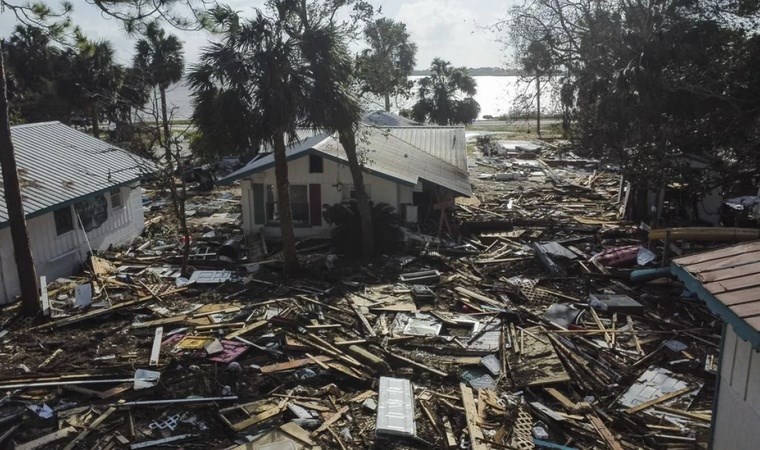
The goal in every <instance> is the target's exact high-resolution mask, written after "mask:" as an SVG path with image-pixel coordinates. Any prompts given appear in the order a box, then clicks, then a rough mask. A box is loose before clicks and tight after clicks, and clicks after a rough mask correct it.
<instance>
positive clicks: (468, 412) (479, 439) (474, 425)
mask: <svg viewBox="0 0 760 450" xmlns="http://www.w3.org/2000/svg"><path fill="white" fill-rule="evenodd" d="M459 390H460V391H461V393H462V405H464V415H465V419H466V420H467V431H468V432H469V433H470V445H471V446H470V448H471V449H472V450H487V449H488V447H486V446H485V444H483V430H481V429H480V427H479V426H478V410H477V407H476V406H475V398H474V396H473V394H472V389H470V388H469V387H467V386H465V384H464V383H459Z"/></svg>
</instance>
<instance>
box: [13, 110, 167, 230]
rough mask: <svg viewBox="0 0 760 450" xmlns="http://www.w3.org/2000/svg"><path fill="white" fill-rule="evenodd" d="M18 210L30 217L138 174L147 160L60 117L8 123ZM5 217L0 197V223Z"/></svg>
mask: <svg viewBox="0 0 760 450" xmlns="http://www.w3.org/2000/svg"><path fill="white" fill-rule="evenodd" d="M11 137H12V139H13V145H14V147H15V150H16V163H17V164H18V169H19V170H18V172H19V178H20V179H21V191H22V197H23V202H24V211H25V212H26V214H27V216H34V215H38V214H41V213H44V212H46V211H50V210H52V209H53V208H56V207H57V206H58V205H62V204H70V203H71V202H73V201H74V200H76V199H81V198H82V197H86V196H88V195H92V194H95V193H105V192H107V191H108V190H110V189H113V188H115V187H117V186H120V185H123V184H126V183H128V182H131V181H134V180H137V179H139V178H140V177H141V176H143V175H145V174H146V173H148V172H152V171H154V170H155V165H153V163H151V162H150V161H148V160H145V159H143V158H140V157H138V156H135V155H132V154H130V153H129V152H127V151H126V150H122V149H120V148H118V147H114V146H113V145H112V144H109V143H107V142H104V141H101V140H100V139H96V138H94V137H92V136H90V135H88V134H87V133H83V132H81V131H77V130H75V129H73V128H71V127H68V126H66V125H64V124H62V123H60V122H44V123H34V124H26V125H18V126H14V127H11ZM7 221H8V211H7V209H6V205H5V199H4V198H2V197H1V196H0V227H2V226H5V225H6V223H7Z"/></svg>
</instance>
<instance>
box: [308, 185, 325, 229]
mask: <svg viewBox="0 0 760 450" xmlns="http://www.w3.org/2000/svg"><path fill="white" fill-rule="evenodd" d="M309 217H310V218H311V225H312V226H322V185H321V184H310V185H309Z"/></svg>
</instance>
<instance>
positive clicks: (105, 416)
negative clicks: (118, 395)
mask: <svg viewBox="0 0 760 450" xmlns="http://www.w3.org/2000/svg"><path fill="white" fill-rule="evenodd" d="M114 411H116V408H115V407H113V406H112V407H110V408H108V409H107V410H106V412H104V413H103V414H101V415H100V416H99V417H98V418H97V419H95V420H94V421H93V422H92V423H91V424H90V425H89V426H88V427H87V428H85V429H84V430H83V431H82V432H81V433H79V436H77V437H75V438H74V440H72V441H71V442H69V444H68V445H67V446H66V447H64V448H63V450H71V449H73V448H74V447H76V445H77V444H78V443H79V442H80V441H81V440H83V439H84V438H86V437H87V435H89V434H90V432H92V430H94V429H96V428H98V427H99V426H100V425H101V424H102V423H103V422H105V421H106V419H108V417H109V416H110V415H111V414H113V413H114Z"/></svg>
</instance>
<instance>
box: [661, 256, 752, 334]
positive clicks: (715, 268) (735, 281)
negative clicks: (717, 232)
mask: <svg viewBox="0 0 760 450" xmlns="http://www.w3.org/2000/svg"><path fill="white" fill-rule="evenodd" d="M671 271H672V272H673V274H674V275H676V276H677V277H678V278H679V279H681V281H683V282H684V283H685V284H686V287H687V288H688V289H689V290H690V291H692V292H695V293H696V294H697V295H698V296H699V298H700V299H702V300H704V301H705V303H707V306H708V307H709V308H710V309H711V310H712V311H713V312H714V313H716V314H718V315H719V316H721V318H722V319H723V320H724V321H725V322H728V323H729V324H731V326H732V327H733V328H734V331H735V332H736V334H737V335H739V336H740V337H741V338H742V339H744V340H747V341H749V342H751V343H752V345H753V347H754V348H755V349H760V241H755V242H750V243H745V244H739V245H734V246H731V247H726V248H722V249H719V250H712V251H709V252H704V253H698V254H696V255H691V256H686V257H683V258H678V259H675V260H673V265H672V268H671Z"/></svg>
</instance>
